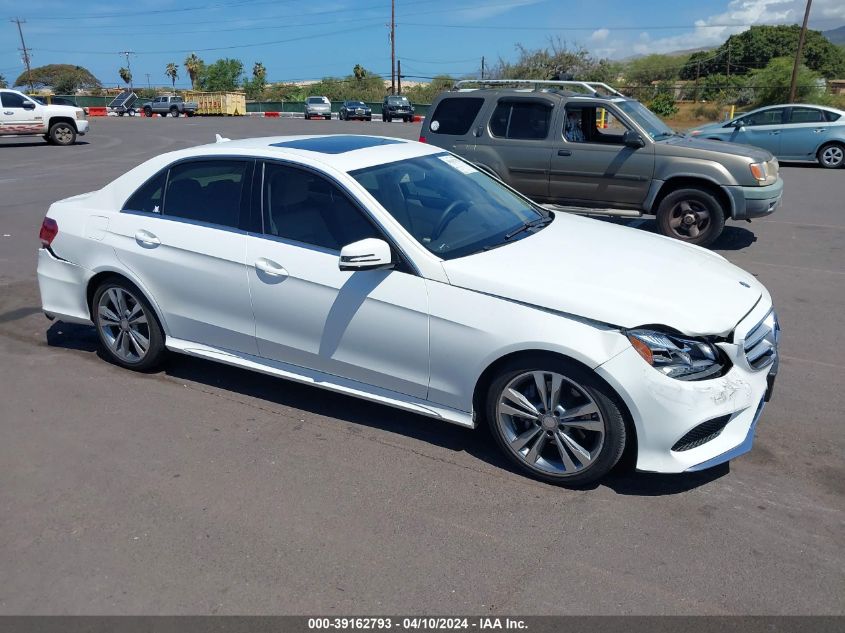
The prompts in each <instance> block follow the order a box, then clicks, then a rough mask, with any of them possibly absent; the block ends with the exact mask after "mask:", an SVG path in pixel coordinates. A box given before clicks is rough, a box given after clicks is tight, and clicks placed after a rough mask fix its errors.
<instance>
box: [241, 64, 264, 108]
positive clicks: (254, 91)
mask: <svg viewBox="0 0 845 633" xmlns="http://www.w3.org/2000/svg"><path fill="white" fill-rule="evenodd" d="M266 88H267V69H266V68H265V67H264V64H262V63H261V62H255V63H254V64H253V65H252V79H245V80H244V91H245V92H246V97H247V99H260V98H261V97H263V96H264V92H265V89H266Z"/></svg>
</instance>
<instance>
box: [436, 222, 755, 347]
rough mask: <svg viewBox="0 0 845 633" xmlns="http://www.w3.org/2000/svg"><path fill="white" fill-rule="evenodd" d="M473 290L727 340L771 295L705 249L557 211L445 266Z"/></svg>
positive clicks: (619, 322)
mask: <svg viewBox="0 0 845 633" xmlns="http://www.w3.org/2000/svg"><path fill="white" fill-rule="evenodd" d="M443 267H444V269H445V271H446V275H447V276H448V278H449V282H450V283H451V284H452V285H454V286H460V287H462V288H466V289H468V290H474V291H477V292H483V293H485V294H489V295H494V296H498V297H502V298H503V299H507V300H512V301H517V302H520V303H525V304H529V305H532V306H536V307H539V308H543V309H547V310H554V311H556V312H561V313H566V314H570V315H574V316H577V317H582V318H586V319H590V320H594V321H600V322H603V323H607V324H610V325H614V326H618V327H624V328H634V327H638V326H643V325H664V326H668V327H670V328H673V329H675V330H677V331H679V332H681V333H683V334H686V335H689V336H705V335H727V334H728V333H729V332H730V331H731V330H733V328H734V326H735V325H736V324H737V323H738V322H739V321H740V320H741V319H742V318H743V317H744V316H745V315H746V314H748V312H750V311H751V309H752V308H753V307H754V306H755V305H756V304H757V302H758V301H759V300H760V297H761V296H762V295H763V294H764V293H765V292H766V290H765V288H764V287H763V286H762V284H760V283H759V282H758V281H757V280H756V279H755V278H754V277H753V276H752V275H751V274H750V273H747V272H745V271H744V270H741V269H740V268H737V267H736V266H734V265H733V264H731V263H730V262H728V261H727V260H726V259H724V258H723V257H721V256H720V255H717V254H715V253H712V252H710V251H708V250H706V249H703V248H699V247H696V246H690V245H688V244H684V243H682V242H678V241H676V240H673V239H670V238H668V237H663V236H660V235H655V234H652V233H646V232H644V231H642V230H639V229H633V228H629V227H625V226H620V225H614V224H609V223H607V222H603V221H600V220H595V219H591V218H584V217H579V216H573V215H567V214H562V213H559V214H557V215H556V217H555V220H554V221H553V222H552V223H551V224H549V225H548V226H546V228H544V229H543V230H540V231H538V232H537V233H535V234H533V235H530V236H528V237H526V238H523V239H521V240H519V241H517V242H514V243H512V244H508V245H505V246H502V247H499V248H495V249H492V250H489V251H486V252H482V253H477V254H475V255H470V256H467V257H462V258H459V259H453V260H447V261H444V262H443Z"/></svg>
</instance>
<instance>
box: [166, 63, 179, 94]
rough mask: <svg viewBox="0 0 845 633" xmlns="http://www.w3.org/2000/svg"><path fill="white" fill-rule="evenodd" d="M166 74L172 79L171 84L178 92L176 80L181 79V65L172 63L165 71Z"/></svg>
mask: <svg viewBox="0 0 845 633" xmlns="http://www.w3.org/2000/svg"><path fill="white" fill-rule="evenodd" d="M164 74H165V76H166V77H168V78H169V79H170V84H171V85H172V86H173V89H174V90H176V80H177V79H179V65H178V64H175V63H173V62H170V63H169V64H167V68H165V69H164Z"/></svg>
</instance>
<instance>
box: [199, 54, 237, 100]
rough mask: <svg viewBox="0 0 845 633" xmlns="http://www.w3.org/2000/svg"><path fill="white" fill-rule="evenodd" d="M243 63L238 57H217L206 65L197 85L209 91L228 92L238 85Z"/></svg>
mask: <svg viewBox="0 0 845 633" xmlns="http://www.w3.org/2000/svg"><path fill="white" fill-rule="evenodd" d="M243 72H244V65H243V62H241V61H240V60H239V59H229V58H228V57H227V58H225V59H218V60H217V61H216V62H214V63H213V64H209V65H208V66H206V67H205V68H204V69H203V71H202V74H201V75H200V77H199V85H200V87H201V88H202V89H203V90H207V91H209V92H230V91H232V90H237V89H238V87H239V86H240V83H241V81H240V79H241V75H242V74H243Z"/></svg>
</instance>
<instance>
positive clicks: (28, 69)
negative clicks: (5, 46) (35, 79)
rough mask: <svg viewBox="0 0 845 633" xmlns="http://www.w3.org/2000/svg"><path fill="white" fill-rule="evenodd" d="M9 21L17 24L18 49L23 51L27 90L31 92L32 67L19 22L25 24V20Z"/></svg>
mask: <svg viewBox="0 0 845 633" xmlns="http://www.w3.org/2000/svg"><path fill="white" fill-rule="evenodd" d="M9 22H14V23H15V24H17V25H18V35H20V36H21V48H20V50H21V51H22V52H23V63H24V66H26V81H27V83H28V84H29V91H30V92H33V91H34V90H35V89H34V88H33V87H32V68H31V67H30V64H29V49H28V48H27V47H26V42H24V41H23V29H21V24H26V20H21V19H20V18H15V19H14V20H9Z"/></svg>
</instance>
